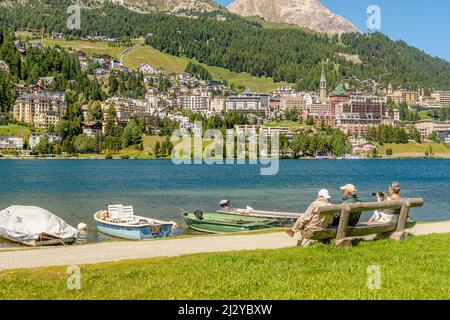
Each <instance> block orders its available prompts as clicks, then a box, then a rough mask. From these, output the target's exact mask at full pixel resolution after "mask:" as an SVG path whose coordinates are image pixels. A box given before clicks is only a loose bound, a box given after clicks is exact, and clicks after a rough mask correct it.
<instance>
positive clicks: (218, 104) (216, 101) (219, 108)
mask: <svg viewBox="0 0 450 320" xmlns="http://www.w3.org/2000/svg"><path fill="white" fill-rule="evenodd" d="M225 103H226V99H225V98H223V97H215V98H213V99H211V111H214V112H215V113H222V112H224V111H225Z"/></svg>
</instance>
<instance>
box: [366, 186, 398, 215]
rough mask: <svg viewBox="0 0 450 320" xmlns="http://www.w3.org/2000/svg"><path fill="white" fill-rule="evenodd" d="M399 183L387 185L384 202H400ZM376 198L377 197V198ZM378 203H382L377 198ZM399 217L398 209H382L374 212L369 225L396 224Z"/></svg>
mask: <svg viewBox="0 0 450 320" xmlns="http://www.w3.org/2000/svg"><path fill="white" fill-rule="evenodd" d="M400 189H401V187H400V183H398V182H393V183H391V184H390V185H389V196H387V197H386V198H385V200H386V201H393V200H401V199H402V197H401V196H400ZM377 197H378V196H377ZM378 198H379V200H378V201H380V200H381V201H383V199H382V198H380V197H378ZM399 215H400V209H384V210H381V211H376V212H375V214H374V215H373V216H372V217H371V218H370V219H369V223H397V222H398V218H399Z"/></svg>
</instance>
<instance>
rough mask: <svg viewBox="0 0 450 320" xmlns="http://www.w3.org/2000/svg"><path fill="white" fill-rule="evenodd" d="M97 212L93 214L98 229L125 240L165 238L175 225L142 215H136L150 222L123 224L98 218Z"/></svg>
mask: <svg viewBox="0 0 450 320" xmlns="http://www.w3.org/2000/svg"><path fill="white" fill-rule="evenodd" d="M97 215H98V213H96V214H95V215H94V219H95V222H96V224H97V229H98V231H100V232H102V233H104V234H107V235H109V236H113V237H116V238H122V239H127V240H147V239H156V238H166V237H169V236H170V234H171V233H172V229H173V227H174V226H175V225H174V223H172V222H166V221H159V220H151V219H148V218H144V217H138V218H139V219H141V220H147V221H153V223H152V224H150V223H149V224H142V225H139V224H135V225H133V224H125V223H113V222H109V221H104V220H100V219H99V218H98V217H97Z"/></svg>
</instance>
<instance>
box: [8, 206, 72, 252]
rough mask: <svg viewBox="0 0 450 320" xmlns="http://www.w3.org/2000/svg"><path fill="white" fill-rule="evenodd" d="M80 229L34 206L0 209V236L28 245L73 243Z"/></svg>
mask: <svg viewBox="0 0 450 320" xmlns="http://www.w3.org/2000/svg"><path fill="white" fill-rule="evenodd" d="M79 233H80V231H79V230H77V229H75V228H73V227H72V226H70V225H68V224H67V223H66V222H65V221H64V220H62V219H61V218H59V217H57V216H55V215H54V214H53V213H51V212H49V211H47V210H45V209H42V208H39V207H33V206H12V207H9V208H6V209H5V210H2V211H0V237H2V238H5V239H7V240H10V241H14V242H18V243H21V244H23V245H26V246H31V247H34V246H51V245H65V244H72V243H75V242H76V241H77V238H78V236H79Z"/></svg>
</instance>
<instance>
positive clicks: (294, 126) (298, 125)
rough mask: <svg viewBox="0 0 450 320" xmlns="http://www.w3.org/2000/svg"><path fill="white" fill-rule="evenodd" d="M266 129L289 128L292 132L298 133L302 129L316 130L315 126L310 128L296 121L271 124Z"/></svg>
mask: <svg viewBox="0 0 450 320" xmlns="http://www.w3.org/2000/svg"><path fill="white" fill-rule="evenodd" d="M265 126H266V127H288V128H289V129H290V130H291V131H292V132H296V131H298V130H302V129H314V126H308V125H306V124H303V123H298V122H294V121H279V122H271V123H268V124H265Z"/></svg>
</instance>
